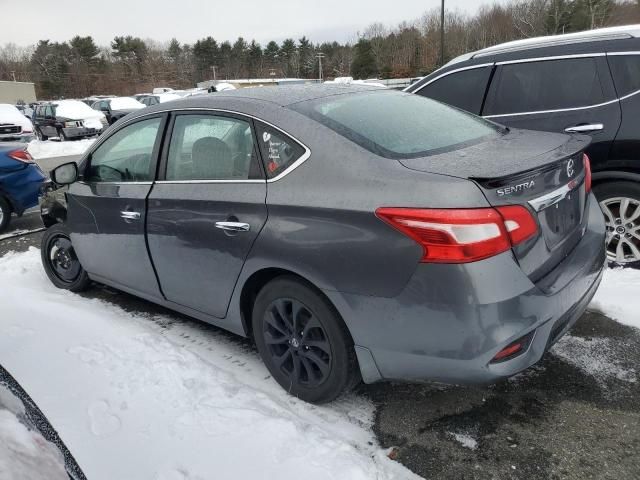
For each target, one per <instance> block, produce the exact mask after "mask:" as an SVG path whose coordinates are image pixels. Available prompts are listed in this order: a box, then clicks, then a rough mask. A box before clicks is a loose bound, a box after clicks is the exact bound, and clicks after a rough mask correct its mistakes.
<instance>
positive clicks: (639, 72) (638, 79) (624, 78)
mask: <svg viewBox="0 0 640 480" xmlns="http://www.w3.org/2000/svg"><path fill="white" fill-rule="evenodd" d="M609 65H610V66H611V72H612V73H613V80H614V82H615V84H616V90H617V92H618V97H624V96H625V95H629V94H631V93H634V92H637V91H638V90H640V55H610V56H609Z"/></svg>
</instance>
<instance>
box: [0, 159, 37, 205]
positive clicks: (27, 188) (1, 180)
mask: <svg viewBox="0 0 640 480" xmlns="http://www.w3.org/2000/svg"><path fill="white" fill-rule="evenodd" d="M45 178H46V177H45V175H44V173H43V172H42V170H40V167H38V165H36V164H35V163H32V164H30V165H28V166H27V168H25V169H23V170H19V171H17V172H14V173H11V174H8V175H6V176H2V177H0V187H1V188H2V190H3V191H4V193H5V194H6V195H7V196H8V197H9V201H10V202H11V205H12V207H13V209H14V211H15V213H17V214H19V215H20V214H22V212H23V211H24V210H26V209H27V208H31V207H34V206H36V205H38V197H39V195H40V188H41V186H42V183H43V182H44V180H45Z"/></svg>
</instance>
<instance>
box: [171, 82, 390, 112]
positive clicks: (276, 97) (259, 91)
mask: <svg viewBox="0 0 640 480" xmlns="http://www.w3.org/2000/svg"><path fill="white" fill-rule="evenodd" d="M372 90H376V91H379V90H380V87H369V86H366V85H359V86H350V85H340V84H336V85H326V84H310V85H288V86H272V87H254V88H240V89H237V90H224V91H222V92H216V93H212V94H209V95H201V96H193V97H187V98H186V99H184V100H183V101H189V99H201V101H202V102H203V103H206V102H207V101H211V102H215V99H216V98H223V97H231V98H247V99H255V100H260V101H264V102H270V103H274V104H276V105H279V106H281V107H286V106H287V105H292V104H294V103H299V102H305V101H309V100H316V99H319V98H324V97H330V96H334V95H344V94H349V93H359V92H365V91H372ZM178 102H179V101H176V103H175V104H177V103H178Z"/></svg>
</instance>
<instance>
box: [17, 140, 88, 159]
mask: <svg viewBox="0 0 640 480" xmlns="http://www.w3.org/2000/svg"><path fill="white" fill-rule="evenodd" d="M95 141H96V139H95V138H84V139H82V140H74V141H69V142H53V141H51V140H46V141H44V142H43V141H42V140H32V141H31V142H29V146H28V147H27V150H29V153H30V154H31V156H32V157H33V158H35V159H36V160H39V159H41V158H51V157H65V156H67V155H82V154H83V153H84V152H86V151H87V149H88V148H89V147H90V146H91V145H92V144H93V142H95Z"/></svg>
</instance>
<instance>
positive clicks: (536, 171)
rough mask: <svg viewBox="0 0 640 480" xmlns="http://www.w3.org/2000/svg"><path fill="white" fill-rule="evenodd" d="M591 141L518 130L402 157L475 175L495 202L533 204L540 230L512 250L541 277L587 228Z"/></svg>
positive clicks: (423, 167)
mask: <svg viewBox="0 0 640 480" xmlns="http://www.w3.org/2000/svg"><path fill="white" fill-rule="evenodd" d="M589 142H590V139H589V138H588V137H584V136H567V135H560V134H550V133H543V132H529V131H522V130H514V131H510V132H508V133H505V134H504V135H501V136H499V137H497V138H494V139H491V140H489V141H486V142H482V143H480V144H477V145H473V146H470V147H467V148H463V149H460V150H457V151H455V152H449V153H448V154H446V155H433V156H429V157H421V158H415V159H403V160H401V161H400V162H401V163H402V164H403V165H404V166H405V167H407V168H411V169H415V170H420V171H428V172H431V173H439V174H444V175H450V176H454V177H459V178H465V179H468V180H471V181H473V182H475V183H476V185H478V187H479V188H480V189H481V190H482V192H483V194H484V195H485V197H486V198H487V200H488V202H489V203H490V204H491V205H492V206H496V207H497V206H503V205H523V206H525V207H527V209H528V210H529V211H530V212H531V214H532V215H533V216H534V218H535V219H536V221H537V222H538V227H539V234H538V235H537V236H535V237H533V238H532V239H530V240H528V241H526V242H524V243H522V244H520V245H518V246H516V247H514V248H513V249H512V250H513V254H514V256H515V258H516V259H517V261H518V262H519V264H520V266H521V268H522V269H523V271H524V272H525V273H526V274H527V275H529V277H530V278H531V279H532V280H534V281H535V280H537V279H540V278H542V277H543V276H544V275H546V274H547V273H549V272H550V271H551V270H553V268H554V267H555V266H556V265H557V264H558V263H560V262H561V261H562V259H564V258H565V257H566V256H567V255H568V254H569V253H570V252H571V250H573V248H574V247H575V245H576V244H577V243H578V242H579V240H580V238H582V235H583V233H584V223H585V207H586V201H587V193H586V191H585V187H584V183H585V182H584V178H585V168H584V163H583V158H582V156H583V150H584V149H585V148H586V146H587V145H588V144H589ZM452 158H453V161H452ZM461 207H464V205H461Z"/></svg>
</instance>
